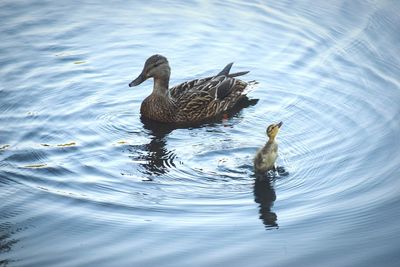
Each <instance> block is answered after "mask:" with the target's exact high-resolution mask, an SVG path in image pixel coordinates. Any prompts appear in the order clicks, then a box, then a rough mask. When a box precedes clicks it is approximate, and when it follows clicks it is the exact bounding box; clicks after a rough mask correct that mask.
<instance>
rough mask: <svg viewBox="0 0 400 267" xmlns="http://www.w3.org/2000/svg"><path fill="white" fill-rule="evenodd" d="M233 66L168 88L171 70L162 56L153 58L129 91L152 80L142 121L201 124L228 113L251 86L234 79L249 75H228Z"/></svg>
mask: <svg viewBox="0 0 400 267" xmlns="http://www.w3.org/2000/svg"><path fill="white" fill-rule="evenodd" d="M232 65H233V63H230V64H228V65H227V66H226V67H225V68H224V69H223V70H222V71H221V72H219V73H218V74H217V75H215V76H212V77H207V78H202V79H196V80H192V81H188V82H184V83H182V84H179V85H177V86H174V87H172V88H169V78H170V73H171V69H170V66H169V64H168V60H167V58H165V57H164V56H161V55H153V56H151V57H149V58H148V59H147V60H146V62H145V64H144V67H143V70H142V72H141V74H140V75H139V76H138V77H137V78H136V79H135V80H133V81H132V82H131V83H130V84H129V87H132V86H137V85H139V84H141V83H142V82H144V81H145V80H147V79H149V78H153V79H154V86H153V91H152V93H151V94H150V95H149V96H148V97H147V98H146V99H145V100H144V101H143V102H142V105H141V108H140V113H141V114H142V116H144V117H145V118H148V119H151V120H154V121H159V122H164V123H178V124H192V123H198V122H203V121H206V120H209V119H212V118H215V117H217V116H219V115H222V114H224V113H226V112H228V111H229V110H231V109H232V108H233V107H234V106H235V105H236V104H237V103H238V102H239V100H240V99H242V98H243V97H245V96H246V93H247V91H248V90H247V89H248V87H249V84H250V83H248V82H244V81H242V80H239V79H237V78H235V77H237V76H241V75H244V74H247V73H248V71H243V72H237V73H232V74H230V73H229V71H230V69H231V67H232Z"/></svg>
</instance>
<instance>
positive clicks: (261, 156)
mask: <svg viewBox="0 0 400 267" xmlns="http://www.w3.org/2000/svg"><path fill="white" fill-rule="evenodd" d="M281 126H282V122H280V123H278V124H271V125H270V126H268V128H267V135H268V137H269V140H268V142H267V143H266V144H265V145H264V146H263V147H262V148H261V149H260V150H259V151H258V152H257V154H256V156H255V157H254V169H255V171H256V172H257V173H265V172H267V171H269V170H274V169H275V161H276V159H277V158H278V143H277V142H276V141H275V137H276V135H277V134H278V131H279V129H280V127H281Z"/></svg>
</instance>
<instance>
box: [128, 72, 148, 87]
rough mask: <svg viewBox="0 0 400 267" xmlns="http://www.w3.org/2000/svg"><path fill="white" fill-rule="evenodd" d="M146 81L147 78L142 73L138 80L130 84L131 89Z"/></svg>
mask: <svg viewBox="0 0 400 267" xmlns="http://www.w3.org/2000/svg"><path fill="white" fill-rule="evenodd" d="M145 80H146V77H145V76H144V73H143V72H142V73H140V75H139V76H138V77H137V78H136V79H134V80H133V81H132V82H131V83H130V84H129V87H133V86H136V85H139V84H141V83H142V82H144V81H145Z"/></svg>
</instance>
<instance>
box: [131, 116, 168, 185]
mask: <svg viewBox="0 0 400 267" xmlns="http://www.w3.org/2000/svg"><path fill="white" fill-rule="evenodd" d="M141 121H142V123H143V127H144V129H146V130H147V134H148V135H149V137H150V143H148V144H144V145H141V146H140V148H139V147H137V146H130V149H129V151H131V153H132V156H130V157H131V158H132V159H133V160H134V161H140V162H141V163H140V165H141V166H142V167H143V168H144V170H145V174H147V175H148V177H149V179H150V180H151V179H152V178H151V176H152V175H159V174H164V173H166V172H167V171H168V169H170V168H174V167H176V166H175V163H174V159H175V157H176V155H175V154H174V153H173V152H172V151H168V150H167V148H166V142H167V141H166V137H167V135H168V134H169V133H171V132H172V131H173V130H174V128H173V127H171V126H169V125H167V124H163V123H158V122H155V121H151V120H147V119H145V118H143V117H142V118H141ZM138 149H140V150H142V153H143V154H142V153H141V154H139V155H137V151H138Z"/></svg>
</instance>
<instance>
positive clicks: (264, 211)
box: [254, 175, 279, 229]
mask: <svg viewBox="0 0 400 267" xmlns="http://www.w3.org/2000/svg"><path fill="white" fill-rule="evenodd" d="M274 181H275V178H273V177H268V176H261V175H257V176H256V178H255V180H254V201H255V202H256V203H259V204H260V219H261V220H262V222H263V224H264V225H265V228H266V229H269V228H278V227H279V226H278V224H277V222H276V221H277V216H276V214H275V212H272V211H271V209H272V206H273V205H274V201H275V200H276V193H275V189H274V186H273V183H274Z"/></svg>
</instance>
